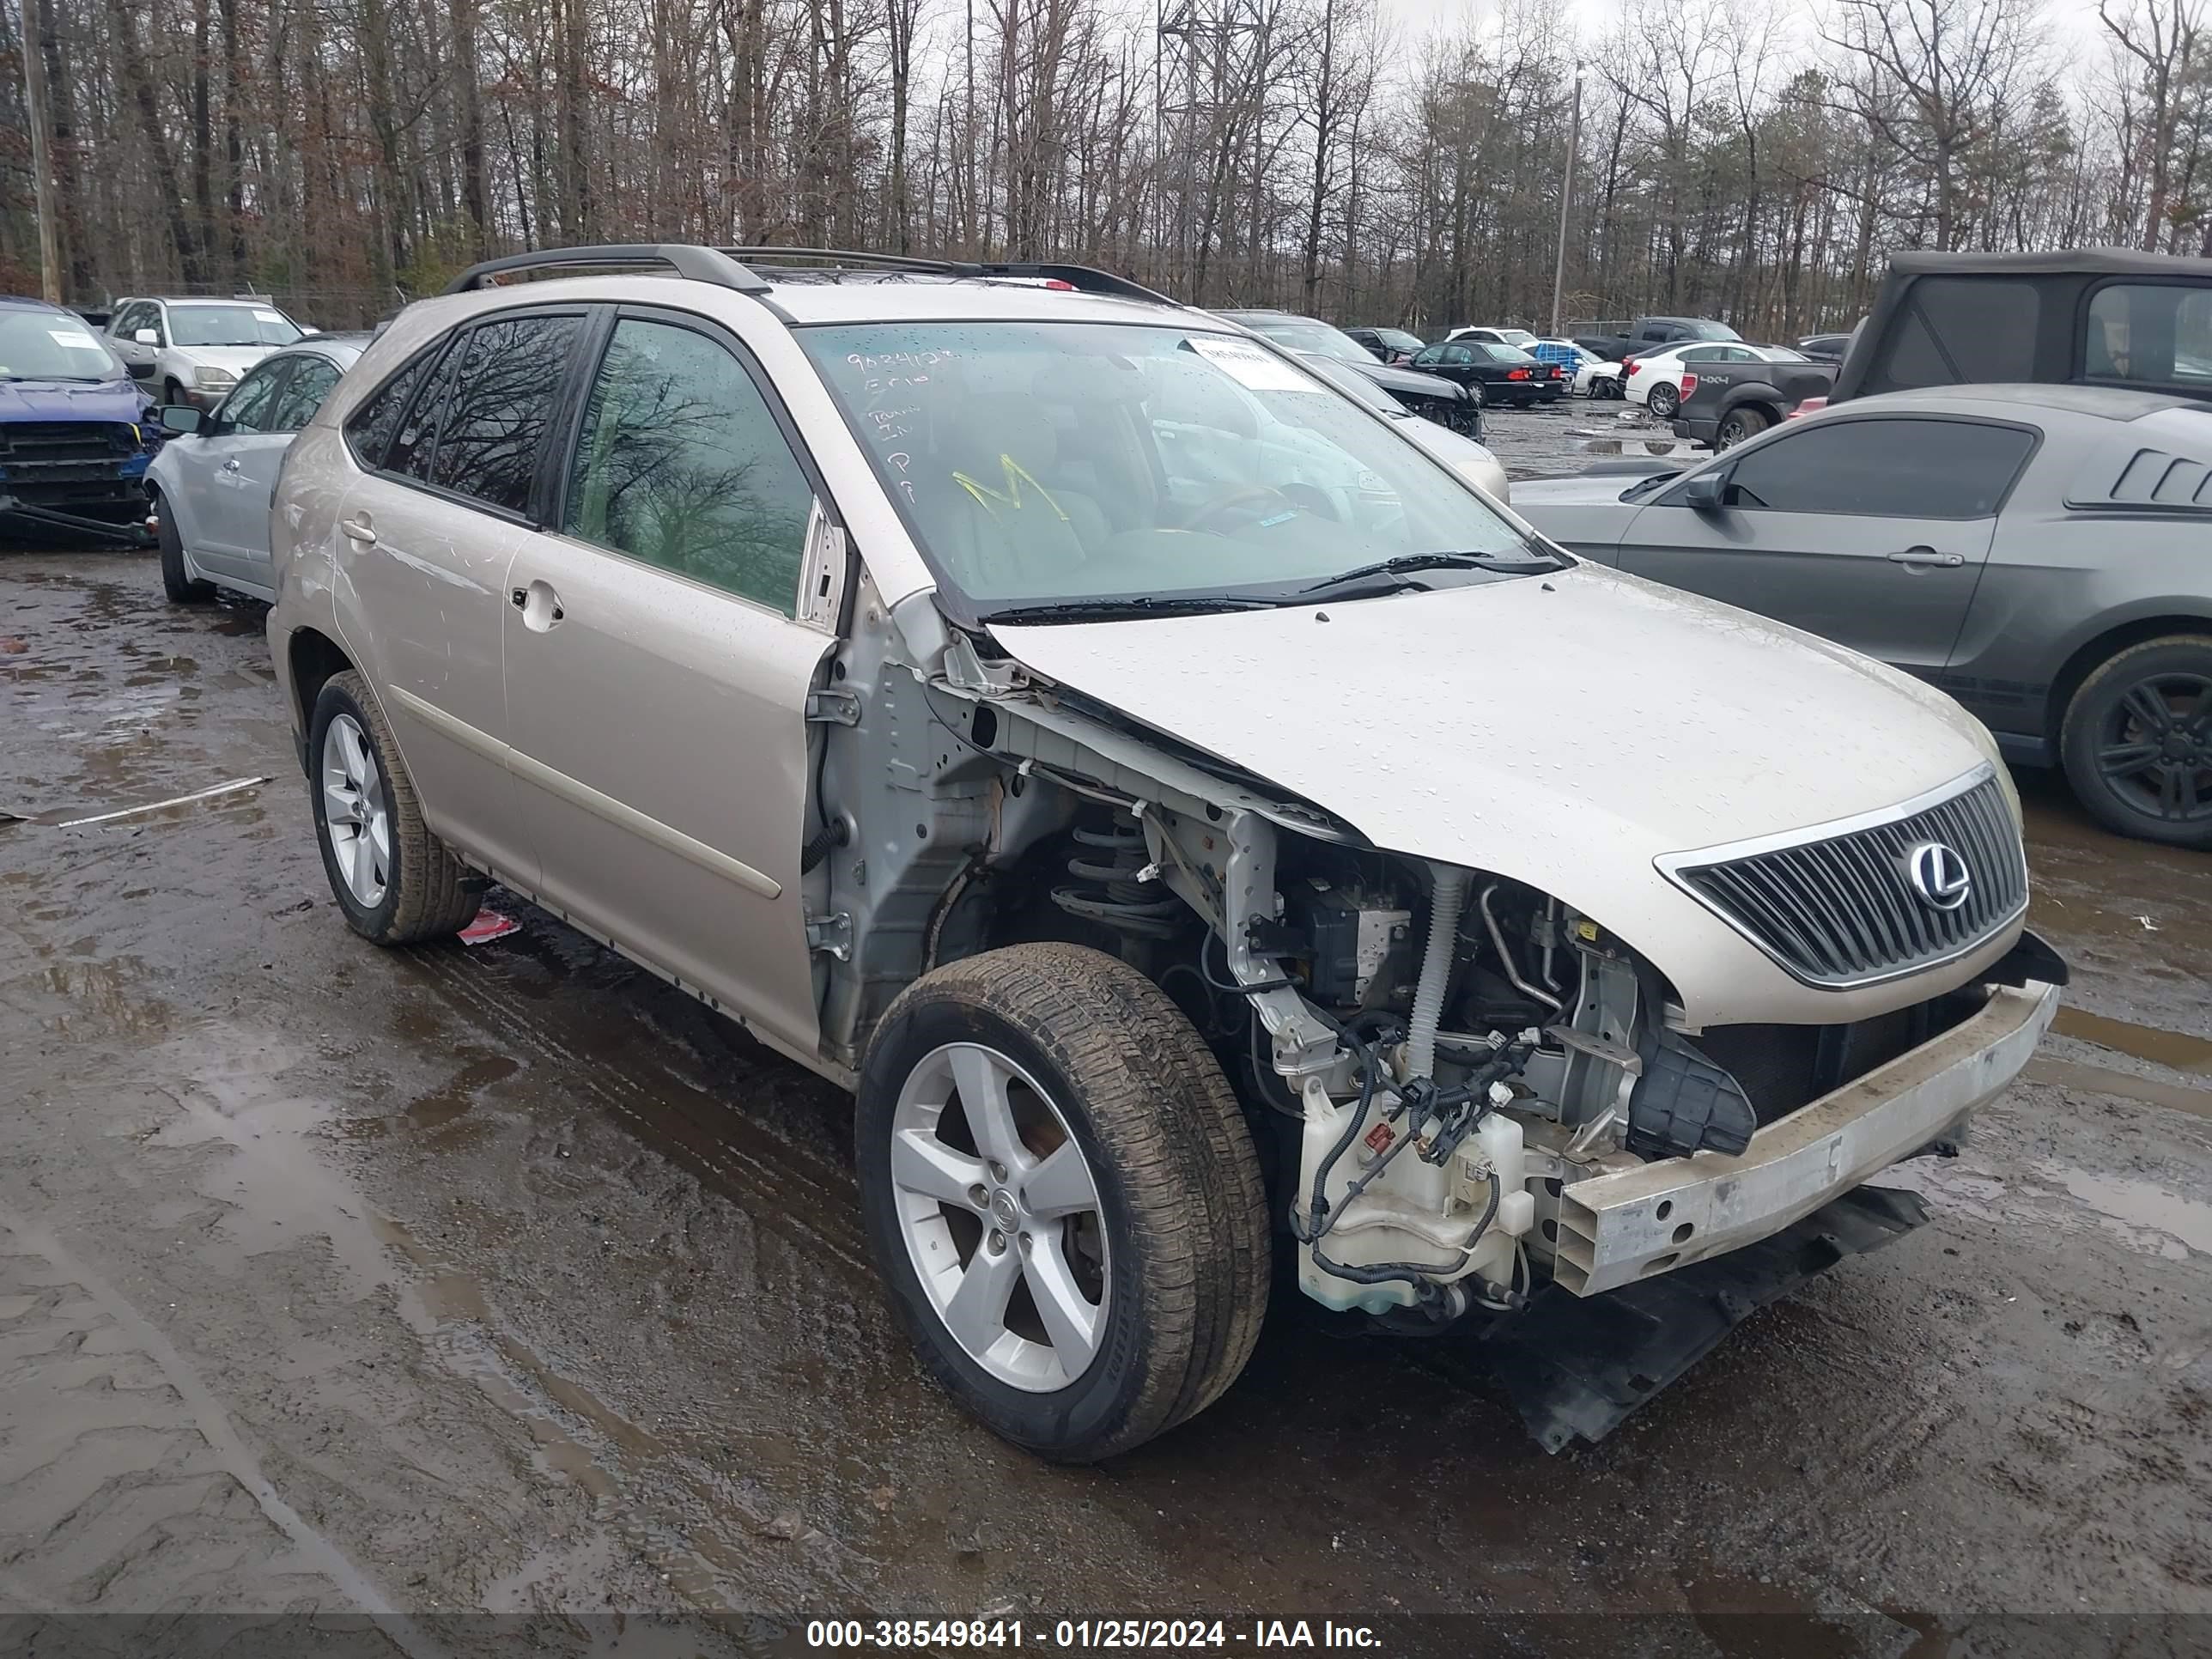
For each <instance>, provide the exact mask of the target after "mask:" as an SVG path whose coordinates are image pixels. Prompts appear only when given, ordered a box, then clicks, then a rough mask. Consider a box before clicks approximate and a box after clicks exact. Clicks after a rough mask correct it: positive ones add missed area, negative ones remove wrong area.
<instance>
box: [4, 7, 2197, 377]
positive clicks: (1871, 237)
mask: <svg viewBox="0 0 2212 1659" xmlns="http://www.w3.org/2000/svg"><path fill="white" fill-rule="evenodd" d="M1178 5H1182V6H1183V7H1184V9H1177V7H1178ZM1161 21H1163V15H1162V13H1160V12H1157V11H1155V10H1154V9H1152V7H1151V6H1149V5H1140V4H1139V0H21V3H20V5H19V6H17V7H11V8H8V9H6V10H5V12H4V13H0V31H4V38H0V54H4V55H5V58H6V66H7V67H6V76H5V80H4V82H0V169H4V171H0V187H3V188H0V264H4V266H5V269H4V270H0V286H4V287H6V288H7V289H12V290H14V291H17V292H33V293H35V292H36V291H37V287H38V273H39V247H38V238H37V230H36V227H35V222H34V217H33V212H32V206H31V203H32V189H31V185H32V179H33V175H32V171H31V145H30V143H29V138H30V124H29V122H28V119H27V113H26V110H27V104H26V97H25V85H26V82H25V79H24V70H25V69H26V68H27V67H34V68H40V69H43V70H44V77H45V88H46V115H47V126H48V137H49V140H50V149H51V164H52V171H53V173H54V174H55V176H56V179H57V181H58V214H57V219H58V233H59V240H60V250H61V265H62V273H63V281H64V289H65V290H66V297H67V298H69V299H70V301H73V302H76V303H80V304H89V303H93V302H97V301H103V300H105V299H106V298H108V297H109V296H111V295H115V294H119V293H124V292H129V291H133V290H137V291H144V290H147V289H166V290H176V289H205V290H207V291H214V292H228V291H233V290H235V289H245V288H249V287H250V288H252V289H256V290H258V291H262V292H267V293H271V294H274V295H276V296H277V297H279V298H280V299H281V300H283V301H286V302H288V303H289V305H290V306H291V307H293V308H294V309H295V312H296V313H298V314H299V315H301V317H302V318H303V319H306V320H308V321H311V322H313V323H317V324H319V325H323V326H325V327H333V326H341V325H352V324H358V323H362V322H366V321H368V320H371V319H374V318H375V317H377V316H380V315H382V314H385V313H388V312H389V311H390V310H391V309H392V308H393V307H395V306H396V305H397V304H398V303H399V302H400V301H401V300H402V299H404V298H409V297H414V296H416V295H421V294H423V293H426V292H431V291H435V289H437V288H438V287H439V286H441V284H442V283H443V282H444V280H445V279H446V278H447V277H448V276H450V275H451V274H452V273H453V271H454V270H457V269H458V268H459V267H460V266H461V265H462V264H465V263H467V262H468V261H470V260H471V259H472V258H477V257H480V256H483V255H485V254H488V253H495V252H508V251H512V250H514V249H517V248H521V247H526V246H547V245H557V244H562V243H568V242H594V241H643V240H705V241H710V242H718V243H724V244H727V243H734V242H742V243H762V242H772V243H785V244H802V245H828V246H842V247H865V248H873V249H879V250H884V251H905V252H915V253H943V254H950V255H954V256H977V257H991V258H1066V259H1072V260H1079V261H1082V262H1085V263H1090V264H1100V265H1104V266H1107V267H1109V268H1111V269H1114V270H1120V271H1122V272H1125V273H1127V274H1129V275H1131V276H1135V277H1137V278H1138V279H1139V280H1140V281H1143V282H1146V283H1151V284H1152V285H1154V286H1157V287H1159V288H1162V289H1166V290H1168V291H1170V292H1172V293H1175V294H1176V295H1179V296H1181V297H1183V298H1187V299H1191V300H1195V301H1200V302H1201V303H1206V304H1213V305H1228V304H1269V303H1276V304H1285V305H1290V306H1293V307H1300V308H1306V309H1312V310H1315V311H1318V312H1320V313H1323V314H1327V315H1329V316H1332V317H1334V318H1337V319H1340V320H1345V321H1349V322H1364V323H1374V324H1400V325H1407V326H1410V327H1413V328H1414V329H1416V330H1418V331H1437V330H1440V329H1442V328H1443V327H1445V326H1448V325H1455V324H1458V323H1462V322H1469V321H1495V322H1519V323H1526V324H1529V325H1534V326H1536V327H1538V328H1540V329H1541V328H1542V327H1544V326H1545V325H1547V322H1548V319H1549V314H1550V310H1551V300H1552V289H1553V263H1554V258H1555V255H1556V253H1557V251H1558V244H1557V239H1558V236H1559V209H1560V192H1561V189H1562V184H1563V180H1564V179H1565V178H1566V177H1567V176H1568V168H1567V165H1566V163H1567V156H1568V151H1569V148H1570V142H1569V141H1570V130H1571V126H1572V125H1575V123H1574V114H1575V106H1576V104H1577V78H1578V77H1579V82H1580V97H1579V106H1580V108H1579V115H1580V118H1579V124H1578V142H1577V143H1575V144H1574V146H1573V148H1574V150H1575V166H1574V168H1573V179H1574V198H1573V203H1572V206H1571V211H1570V212H1569V214H1568V216H1567V234H1566V239H1565V292H1566V301H1565V310H1566V313H1567V316H1568V318H1569V319H1577V318H1581V319H1595V318H1625V317H1627V316H1630V315H1632V314H1634V313H1639V312H1645V311H1661V312H1687V313H1704V314H1711V315H1719V316H1723V317H1725V318H1727V319H1729V320H1730V321H1732V322H1734V323H1735V324H1736V325H1737V326H1738V327H1740V328H1741V329H1742V330H1743V331H1745V332H1746V333H1747V334H1753V335H1754V336H1758V335H1764V336H1769V337H1790V336H1794V335H1796V334H1799V333H1803V332H1808V331H1812V330H1814V329H1815V328H1819V327H1837V326H1848V325H1850V323H1851V322H1852V321H1854V320H1855V319H1857V316H1858V315H1859V314H1860V313H1861V312H1862V311H1863V307H1864V305H1865V303H1866V301H1867V299H1868V297H1869V294H1870V293H1871V290H1872V288H1873V286H1874V284H1875V283H1876V282H1878V281H1879V278H1880V276H1881V269H1882V262H1883V259H1884V258H1885V256H1886V255H1887V252H1890V251H1891V250H1893V249H1898V248H1905V247H1939V248H1989V249H2007V248H2042V247H2057V246H2073V245H2079V244H2083V243H2089V242H2116V243H2121V244H2124V245H2128V246H2137V247H2143V248H2154V249H2160V250H2165V251H2169V252H2189V253H2195V252H2203V253H2204V254H2206V255H2208V256H2212V0H2103V5H2102V9H2101V10H2100V14H2099V15H2098V17H2097V18H2096V19H2095V20H2094V21H2093V23H2092V24H2090V25H2089V26H2087V27H2086V28H2084V27H2076V26H2074V25H2071V24H2069V25H2068V26H2066V27H2063V29H2056V30H2054V27H2053V26H2051V24H2049V23H2048V22H2047V21H2045V19H2044V18H2043V17H2042V16H2041V15H2040V13H2039V10H2038V9H2037V5H2036V3H2035V0H1825V3H1824V4H1822V5H1821V6H1820V7H1819V8H1818V9H1816V10H1814V12H1812V13H1809V14H1808V13H1804V12H1802V11H1801V10H1800V9H1796V8H1786V7H1784V6H1781V5H1779V4H1774V3H1768V4H1763V5H1762V4H1753V3H1751V0H1626V6H1625V9H1623V11H1622V12H1621V13H1620V17H1619V20H1618V22H1617V25H1616V26H1615V27H1613V29H1612V30H1611V32H1610V33H1607V34H1606V35H1605V36H1604V37H1603V38H1596V39H1592V38H1583V39H1577V38H1576V37H1575V36H1574V35H1572V34H1571V33H1569V32H1568V30H1567V27H1566V25H1565V22H1564V21H1563V9H1562V8H1560V7H1559V6H1558V5H1557V4H1555V3H1553V0H1501V5H1500V6H1499V7H1498V9H1488V10H1486V11H1484V12H1483V13H1482V14H1481V15H1480V17H1479V18H1478V21H1476V22H1475V23H1474V24H1472V25H1470V26H1468V27H1465V28H1464V29H1463V30H1462V31H1461V32H1460V33H1456V34H1441V35H1431V36H1425V37H1423V38H1420V39H1415V40H1407V39H1405V38H1403V35H1402V33H1394V32H1393V30H1392V28H1391V27H1389V24H1388V22H1387V21H1386V20H1385V19H1384V18H1383V17H1382V16H1381V15H1378V14H1377V12H1376V9H1375V0H1170V3H1169V5H1168V6H1167V8H1166V10H1165V14H1164V21H1167V22H1168V23H1169V24H1170V31H1169V32H1168V33H1166V34H1165V35H1163V33H1161V32H1160V30H1159V28H1158V24H1159V23H1160V22H1161ZM26 46H28V47H29V49H30V50H31V51H33V52H36V53H37V54H38V61H37V64H35V65H30V66H27V65H26V64H25V63H24V62H23V59H22V56H21V54H22V52H23V51H24V50H25V47H26Z"/></svg>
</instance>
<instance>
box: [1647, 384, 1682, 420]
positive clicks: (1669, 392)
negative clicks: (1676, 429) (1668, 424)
mask: <svg viewBox="0 0 2212 1659" xmlns="http://www.w3.org/2000/svg"><path fill="white" fill-rule="evenodd" d="M1681 406H1682V394H1681V393H1680V392H1677V391H1675V390H1674V387H1673V386H1653V387H1652V388H1651V412H1652V413H1653V414H1654V415H1656V416H1658V417H1659V418H1660V419H1661V420H1662V421H1671V420H1673V419H1674V411H1675V410H1678V409H1680V408H1681Z"/></svg>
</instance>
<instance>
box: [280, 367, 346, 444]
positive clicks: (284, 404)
mask: <svg viewBox="0 0 2212 1659" xmlns="http://www.w3.org/2000/svg"><path fill="white" fill-rule="evenodd" d="M337 383H338V366H337V364H336V363H334V362H331V360H330V359H329V358H327V357H309V356H301V357H295V358H294V359H293V360H292V378H291V380H289V382H287V383H286V385H285V387H284V394H283V396H282V397H281V398H277V400H276V408H275V409H274V410H272V411H271V412H270V416H269V429H270V431H271V432H297V431H298V430H299V429H300V428H301V427H303V426H305V425H307V422H310V421H312V420H313V419H314V418H315V411H316V410H319V409H320V408H321V407H322V406H323V399H324V398H327V397H329V396H330V395H331V387H332V386H336V385H337Z"/></svg>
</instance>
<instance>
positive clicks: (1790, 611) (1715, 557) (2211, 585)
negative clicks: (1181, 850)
mask: <svg viewBox="0 0 2212 1659" xmlns="http://www.w3.org/2000/svg"><path fill="white" fill-rule="evenodd" d="M1513 506H1514V510H1515V511H1516V512H1517V513H1520V514H1522V516H1523V517H1524V518H1526V519H1527V520H1528V521H1529V522H1530V523H1531V524H1533V525H1534V526H1536V527H1537V528H1538V529H1539V530H1541V531H1542V532H1544V533H1545V534H1546V535H1547V536H1549V537H1550V538H1552V539H1553V540H1554V541H1556V542H1558V543H1559V544H1562V545H1563V546H1565V547H1568V548H1570V549H1571V550H1574V551H1576V552H1577V553H1580V554H1582V555H1583V556H1584V557H1587V558H1591V559H1596V560H1600V561H1601V562H1604V563H1607V564H1614V565H1618V566H1619V567H1620V568H1621V569H1623V570H1626V571H1629V572H1632V574H1637V575H1639V576H1649V577H1651V578H1653V579H1654V580H1658V581H1662V582H1666V583H1668V584H1669V585H1670V586H1675V587H1684V588H1687V589H1689V590H1690V591H1691V592H1698V593H1705V594H1708V595H1710V596H1711V597H1712V598H1714V599H1724V600H1726V601H1727V602H1728V603H1729V604H1730V605H1741V606H1743V607H1744V608H1745V609H1747V610H1750V611H1759V613H1760V614H1762V615H1764V616H1768V617H1775V618H1776V619H1778V620H1779V621H1782V622H1786V623H1794V624H1795V625H1796V626H1797V627H1800V628H1802V629H1806V630H1808V632H1811V633H1815V634H1820V635H1826V637H1827V638H1829V639H1832V640H1835V641H1838V643H1840V644H1843V645H1847V646H1850V647H1852V648H1853V649H1854V650H1857V651H1863V652H1865V653H1867V654H1868V655H1869V656H1873V657H1878V658H1880V659H1881V660H1882V661H1884V662H1887V663H1889V664H1891V665H1893V666H1894V667H1898V668H1901V669H1904V670H1905V671H1906V672H1908V673H1911V674H1913V675H1915V676H1917V678H1921V679H1923V680H1925V681H1927V682H1928V683H1929V684H1931V685H1935V686H1937V687H1940V688H1941V689H1942V690H1945V691H1948V692H1949V693H1950V694H1951V695H1952V696H1955V697H1956V698H1958V699H1959V701H1960V702H1962V703H1964V704H1965V705H1966V708H1968V709H1970V710H1971V711H1972V713H1973V714H1975V715H1977V716H1978V718H1979V719H1981V720H1983V721H1984V722H1985V723H1987V725H1988V726H1990V729H1991V730H1992V731H1993V732H1996V738H1997V742H1998V743H1999V744H2001V745H2002V748H2003V750H2004V751H2005V753H2006V754H2007V755H2008V757H2011V758H2013V759H2015V760H2017V761H2021V762H2024V763H2032V764H2035V765H2057V766H2059V767H2061V768H2063V769H2064V772H2065V775H2066V778H2067V781H2068V782H2069V784H2071V786H2072V787H2073V789H2074V793H2075V795H2076V796H2077V797H2078V798H2079V799H2080V800H2081V804H2082V805H2084V806H2085V807H2087V809H2088V810H2089V811H2091V812H2092V813H2093V814H2094V815H2095V816H2096V817H2097V818H2098V819H2099V820H2100V821H2101V822H2102V823H2105V824H2106V825H2108V826H2109V827H2111V828H2112V829H2116V830H2118V831H2119V832H2120V833H2121V834H2123V835H2130V836H2141V837H2142V838H2143V839H2145V840H2148V841H2157V842H2167V843H2169V844H2171V845H2173V846H2178V847H2194V848H2212V559H2208V557H2207V554H2208V553H2212V407H2207V406H2206V405H2204V404H2199V403H2196V402H2193V401H2191V400H2190V399H2186V398H2178V397H2176V396H2174V395H2173V394H2172V393H2171V392H2135V391H2125V390H2120V389H2118V388H2107V387H2101V386H2100V387H2091V386H2064V387H2057V386H1958V387H1947V388H1938V389H1933V390H1929V391H1925V392H1892V393H1887V394H1885V395H1882V396H1879V397H1874V398H1862V399H1854V400H1853V401H1852V402H1851V403H1850V404H1846V405H1844V407H1842V408H1840V409H1836V410H1829V411H1827V412H1826V413H1825V414H1821V415H1818V416H1814V417H1812V418H1810V419H1808V420H1804V421H1802V422H1790V424H1788V425H1786V426H1784V427H1782V428H1778V429H1775V430H1771V431H1768V432H1766V433H1765V434H1764V435H1761V436H1759V437H1758V438H1755V439H1753V440H1750V441H1747V442H1746V443H1744V444H1743V445H1742V446H1741V447H1737V448H1734V449H1731V450H1730V451H1729V453H1726V454H1724V455H1721V456H1717V457H1716V458H1715V459H1712V460H1710V461H1707V462H1705V464H1703V465H1699V466H1698V467H1695V468H1693V469H1692V470H1690V471H1685V472H1680V473H1668V472H1661V473H1656V474H1654V475H1652V476H1651V477H1646V478H1644V479H1642V480H1640V481H1637V482H1634V483H1627V484H1626V485H1624V483H1623V481H1622V480H1621V479H1620V477H1617V476H1615V477H1576V478H1563V479H1554V480H1546V481H1541V482H1536V483H1529V482H1526V481H1524V482H1523V483H1522V484H1521V486H1520V487H1519V489H1517V490H1516V494H1515V499H1514V503H1513Z"/></svg>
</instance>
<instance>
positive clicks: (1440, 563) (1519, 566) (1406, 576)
mask: <svg viewBox="0 0 2212 1659" xmlns="http://www.w3.org/2000/svg"><path fill="white" fill-rule="evenodd" d="M1559 568H1560V565H1559V561H1558V560H1556V559H1551V558H1515V557H1513V556H1510V554H1505V553H1401V554H1400V555H1399V556H1397V557H1396V558H1395V559H1383V560H1380V561H1378V562H1376V563H1374V564H1363V565H1360V566H1358V568H1355V569H1352V570H1346V571H1345V572H1343V573H1342V574H1340V575H1335V576H1330V577H1328V578H1327V579H1326V580H1322V581H1317V582H1315V583H1313V584H1312V585H1311V586H1307V587H1301V588H1300V589H1298V592H1297V597H1298V598H1300V599H1312V598H1315V597H1316V596H1318V595H1324V594H1331V593H1334V594H1336V595H1338V596H1339V597H1340V598H1341V597H1343V596H1344V595H1345V593H1346V591H1347V590H1351V591H1357V592H1370V591H1371V592H1376V593H1395V592H1400V591H1401V590H1402V589H1405V588H1408V587H1418V586H1420V584H1419V583H1418V582H1417V581H1415V580H1413V573H1414V572H1416V571H1420V570H1494V571H1498V572H1500V573H1502V574H1509V575H1517V574H1524V573H1527V572H1531V571H1537V570H1557V569H1559Z"/></svg>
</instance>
